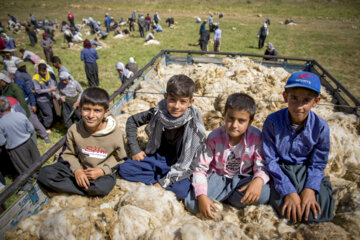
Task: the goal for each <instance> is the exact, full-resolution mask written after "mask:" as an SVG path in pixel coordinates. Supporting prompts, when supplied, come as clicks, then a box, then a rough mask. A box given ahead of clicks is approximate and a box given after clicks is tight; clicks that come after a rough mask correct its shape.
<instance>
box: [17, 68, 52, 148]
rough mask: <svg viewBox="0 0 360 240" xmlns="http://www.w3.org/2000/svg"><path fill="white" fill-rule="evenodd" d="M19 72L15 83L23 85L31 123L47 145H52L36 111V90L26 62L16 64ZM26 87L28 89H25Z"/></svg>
mask: <svg viewBox="0 0 360 240" xmlns="http://www.w3.org/2000/svg"><path fill="white" fill-rule="evenodd" d="M16 67H17V71H16V72H15V76H14V81H15V83H16V84H18V85H19V86H20V87H21V84H19V83H21V82H22V83H23V84H22V86H23V87H22V90H23V92H24V97H25V100H26V102H27V105H28V108H29V112H30V117H29V120H30V122H31V123H32V124H33V125H34V128H35V130H36V132H38V134H39V135H40V137H41V138H43V139H44V141H45V142H46V143H50V138H49V135H48V133H47V132H46V129H45V127H44V125H42V123H41V122H40V120H39V118H38V117H37V114H36V111H37V108H36V99H35V96H34V95H33V93H32V91H33V90H34V83H33V82H32V78H31V76H30V74H29V73H27V71H26V64H25V62H24V61H20V62H17V63H16ZM24 85H25V86H26V87H24Z"/></svg>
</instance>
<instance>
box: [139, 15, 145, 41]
mask: <svg viewBox="0 0 360 240" xmlns="http://www.w3.org/2000/svg"><path fill="white" fill-rule="evenodd" d="M138 25H139V32H140V37H142V38H143V37H145V34H144V32H145V18H144V16H143V15H142V14H141V15H140V14H139V19H138Z"/></svg>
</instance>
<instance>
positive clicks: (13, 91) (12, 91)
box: [3, 83, 30, 117]
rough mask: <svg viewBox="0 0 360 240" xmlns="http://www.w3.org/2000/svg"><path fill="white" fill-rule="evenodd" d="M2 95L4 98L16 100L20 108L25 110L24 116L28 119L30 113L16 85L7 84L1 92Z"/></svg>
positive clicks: (22, 94)
mask: <svg viewBox="0 0 360 240" xmlns="http://www.w3.org/2000/svg"><path fill="white" fill-rule="evenodd" d="M3 95H4V96H5V97H13V98H16V99H17V100H18V101H19V103H20V105H21V107H22V108H23V109H24V110H25V112H26V116H27V117H30V111H29V108H28V105H27V103H26V100H25V97H24V93H23V91H22V89H21V88H20V87H19V86H18V85H17V84H16V83H9V84H8V86H7V87H6V88H5V89H4V91H3Z"/></svg>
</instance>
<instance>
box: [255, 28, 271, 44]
mask: <svg viewBox="0 0 360 240" xmlns="http://www.w3.org/2000/svg"><path fill="white" fill-rule="evenodd" d="M267 35H269V29H268V27H267V24H266V23H264V25H262V26H261V27H260V29H259V32H258V35H257V37H258V38H259V49H261V48H263V47H264V43H265V39H266V36H267Z"/></svg>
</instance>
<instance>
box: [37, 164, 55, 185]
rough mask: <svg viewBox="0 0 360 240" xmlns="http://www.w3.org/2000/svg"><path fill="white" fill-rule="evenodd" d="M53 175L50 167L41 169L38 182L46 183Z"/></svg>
mask: <svg viewBox="0 0 360 240" xmlns="http://www.w3.org/2000/svg"><path fill="white" fill-rule="evenodd" d="M51 175H52V171H51V168H50V166H45V167H42V168H40V169H39V174H38V176H37V180H38V181H39V182H41V183H46V182H47V181H48V178H49V176H51Z"/></svg>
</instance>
